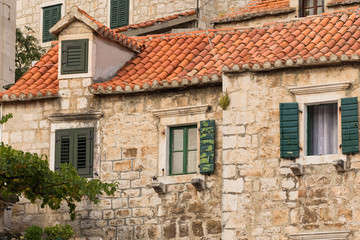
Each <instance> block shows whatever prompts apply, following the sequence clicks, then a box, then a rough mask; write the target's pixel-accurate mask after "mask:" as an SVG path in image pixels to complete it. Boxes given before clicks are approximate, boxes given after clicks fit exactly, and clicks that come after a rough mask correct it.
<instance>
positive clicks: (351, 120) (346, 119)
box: [341, 97, 359, 154]
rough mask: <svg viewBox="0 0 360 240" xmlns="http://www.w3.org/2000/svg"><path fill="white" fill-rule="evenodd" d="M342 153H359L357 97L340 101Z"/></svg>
mask: <svg viewBox="0 0 360 240" xmlns="http://www.w3.org/2000/svg"><path fill="white" fill-rule="evenodd" d="M341 135H342V142H341V147H342V153H343V154H353V153H357V152H359V123H358V101H357V97H351V98H342V99H341Z"/></svg>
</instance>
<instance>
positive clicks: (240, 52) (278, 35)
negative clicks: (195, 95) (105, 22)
mask: <svg viewBox="0 0 360 240" xmlns="http://www.w3.org/2000/svg"><path fill="white" fill-rule="evenodd" d="M135 39H136V40H137V41H138V42H140V43H145V44H146V46H147V47H146V48H145V49H144V50H143V52H141V53H139V54H138V55H136V56H135V57H134V58H133V59H131V60H130V61H129V62H128V63H126V64H125V65H124V66H123V67H122V68H121V69H120V70H119V71H118V73H117V75H116V76H115V77H113V78H112V79H110V80H109V81H106V82H102V83H97V84H93V85H91V86H90V91H92V92H93V93H94V94H118V93H132V92H136V91H151V90H157V89H162V88H167V87H169V88H172V87H182V86H187V85H196V84H208V83H212V82H220V81H221V72H224V71H225V72H231V71H233V72H241V71H269V70H272V69H279V68H291V67H300V66H314V65H328V64H333V63H339V62H349V61H359V60H360V15H359V14H357V8H352V9H348V10H346V11H338V12H336V13H333V14H323V15H322V16H311V17H306V18H302V19H294V20H291V21H283V22H278V23H273V24H267V25H264V26H262V27H256V28H244V29H220V30H209V31H197V32H191V33H180V34H164V35H152V36H146V37H136V38H135ZM57 50H58V49H57V47H54V48H52V49H51V50H50V51H49V52H48V53H47V54H46V55H44V56H43V57H42V59H41V60H40V61H39V62H38V63H37V64H36V65H35V66H34V67H33V68H31V69H30V70H29V71H28V72H27V73H26V74H25V75H24V76H23V77H22V78H21V79H22V81H19V82H17V83H16V84H15V85H14V86H13V87H11V88H10V89H9V90H7V91H5V92H3V93H1V94H0V97H1V100H2V101H4V100H5V101H7V100H24V99H28V98H29V96H30V98H34V96H40V97H46V96H48V95H49V96H54V95H56V94H57V90H58V80H57V60H58V59H57ZM54 64H55V65H54ZM50 93H51V95H50Z"/></svg>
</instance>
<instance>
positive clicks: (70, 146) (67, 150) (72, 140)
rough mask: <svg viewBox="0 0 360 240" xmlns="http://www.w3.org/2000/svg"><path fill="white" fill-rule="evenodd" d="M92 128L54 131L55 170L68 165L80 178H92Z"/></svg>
mask: <svg viewBox="0 0 360 240" xmlns="http://www.w3.org/2000/svg"><path fill="white" fill-rule="evenodd" d="M93 136H94V129H93V128H79V129H64V130H56V131H55V170H60V164H62V163H70V164H72V165H73V166H74V167H75V168H76V169H77V171H78V174H79V175H80V176H82V177H92V176H93V174H92V172H93V171H92V169H93V138H94V137H93Z"/></svg>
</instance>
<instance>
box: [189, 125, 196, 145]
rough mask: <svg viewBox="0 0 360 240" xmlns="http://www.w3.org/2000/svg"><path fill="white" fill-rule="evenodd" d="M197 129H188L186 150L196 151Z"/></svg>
mask: <svg viewBox="0 0 360 240" xmlns="http://www.w3.org/2000/svg"><path fill="white" fill-rule="evenodd" d="M196 139H197V128H189V131H188V149H189V150H194V149H197V141H196Z"/></svg>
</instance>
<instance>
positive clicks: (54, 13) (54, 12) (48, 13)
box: [43, 5, 61, 42]
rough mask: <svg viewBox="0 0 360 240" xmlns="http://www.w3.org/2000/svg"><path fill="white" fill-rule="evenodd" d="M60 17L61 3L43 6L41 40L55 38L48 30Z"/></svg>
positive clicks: (46, 40)
mask: <svg viewBox="0 0 360 240" xmlns="http://www.w3.org/2000/svg"><path fill="white" fill-rule="evenodd" d="M60 18H61V5H55V6H51V7H45V8H43V42H48V41H52V40H55V39H56V38H55V37H54V36H53V35H52V34H51V33H50V32H49V30H50V28H52V27H53V26H54V25H55V24H56V23H57V22H58V21H59V20H60Z"/></svg>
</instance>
